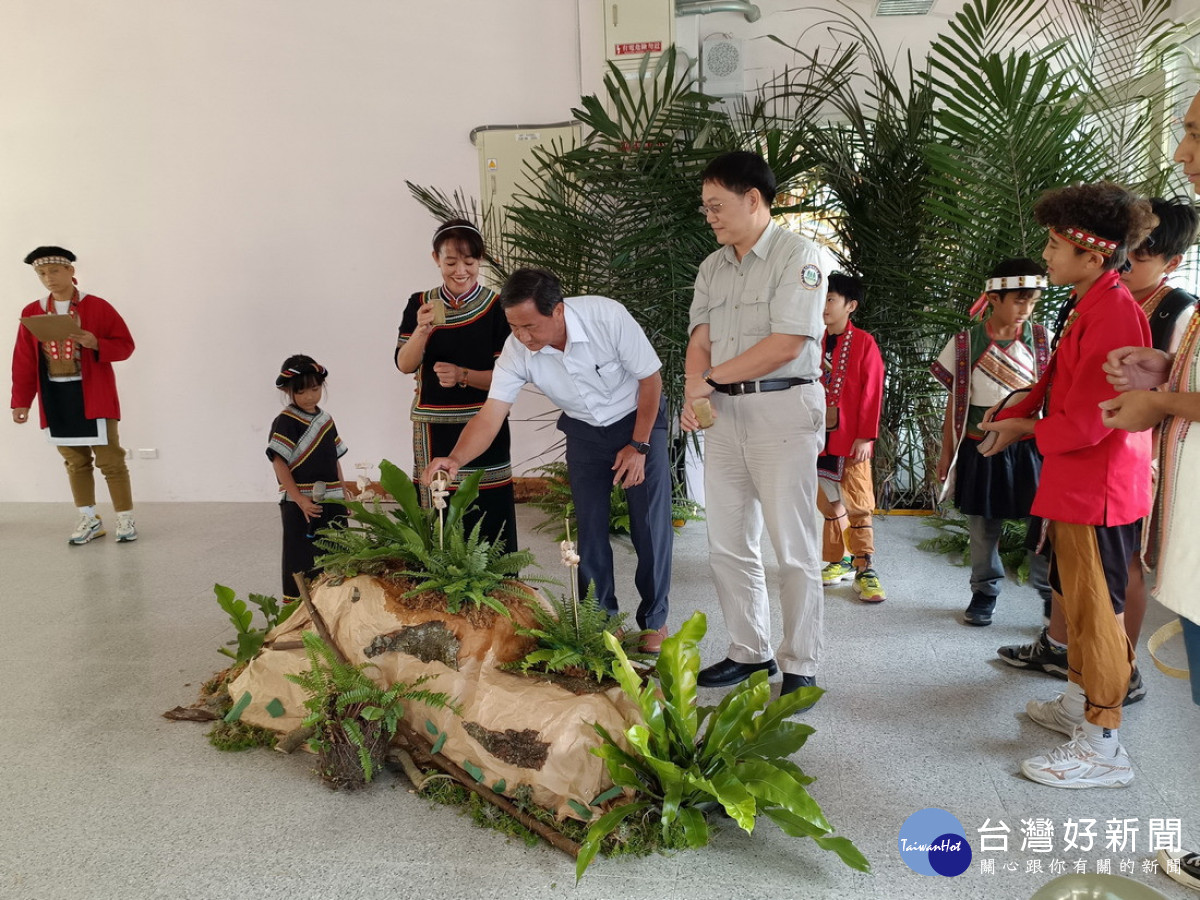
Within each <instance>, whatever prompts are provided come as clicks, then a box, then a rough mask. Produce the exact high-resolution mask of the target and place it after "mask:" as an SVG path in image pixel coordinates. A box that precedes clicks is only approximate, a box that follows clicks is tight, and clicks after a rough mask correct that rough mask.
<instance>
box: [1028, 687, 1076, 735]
mask: <svg viewBox="0 0 1200 900" xmlns="http://www.w3.org/2000/svg"><path fill="white" fill-rule="evenodd" d="M1062 698H1063V695H1062V694H1059V695H1058V696H1057V697H1055V698H1054V699H1053V700H1030V701H1029V702H1028V703H1027V704H1025V714H1026V715H1028V716H1029V718H1031V719H1033V721H1034V722H1036V723H1037V724H1039V725H1041V726H1042V727H1043V728H1049V729H1050V730H1051V731H1057V732H1060V733H1062V734H1065V735H1066V736H1067V737H1070V736H1071V735H1073V734H1074V733H1075V729H1076V728H1078V727H1079V726H1080V725H1082V724H1083V719H1073V718H1071V716H1070V715H1069V714H1068V713H1067V711H1066V710H1065V709H1063V705H1062Z"/></svg>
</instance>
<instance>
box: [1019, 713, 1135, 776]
mask: <svg viewBox="0 0 1200 900" xmlns="http://www.w3.org/2000/svg"><path fill="white" fill-rule="evenodd" d="M1021 774H1023V775H1024V776H1025V777H1026V778H1028V779H1029V780H1030V781H1036V782H1037V783H1038V784H1045V785H1049V786H1050V787H1060V788H1093V787H1108V788H1116V787H1125V786H1126V785H1127V784H1129V783H1130V782H1131V781H1133V765H1132V764H1131V763H1130V762H1129V754H1128V753H1126V752H1125V748H1124V747H1122V746H1121V745H1120V744H1118V745H1117V753H1116V755H1115V756H1112V757H1107V756H1101V755H1100V754H1099V753H1097V752H1096V751H1095V750H1093V749H1092V745H1091V744H1089V743H1088V740H1087V738H1086V737H1084V734H1083V729H1082V728H1079V729H1077V730H1076V731H1075V735H1074V737H1073V738H1072V739H1071V740H1069V741H1067V742H1066V743H1065V744H1063V745H1062V746H1060V747H1055V748H1054V749H1053V750H1051V751H1050V752H1049V753H1047V754H1046V755H1045V756H1035V757H1033V758H1032V759H1027V760H1025V761H1024V762H1023V763H1021Z"/></svg>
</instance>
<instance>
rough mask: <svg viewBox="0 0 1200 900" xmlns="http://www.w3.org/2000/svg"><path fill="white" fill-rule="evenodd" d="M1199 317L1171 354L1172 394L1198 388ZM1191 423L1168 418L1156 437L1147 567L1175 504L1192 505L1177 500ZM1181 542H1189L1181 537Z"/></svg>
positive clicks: (1161, 544) (1166, 534)
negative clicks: (1155, 480) (1155, 484)
mask: <svg viewBox="0 0 1200 900" xmlns="http://www.w3.org/2000/svg"><path fill="white" fill-rule="evenodd" d="M1197 366H1200V316H1192V320H1191V321H1190V322H1188V327H1187V331H1186V332H1185V333H1184V336H1183V341H1182V342H1181V343H1180V345H1179V350H1178V351H1177V352H1176V354H1175V364H1174V365H1173V366H1172V367H1171V376H1170V378H1169V379H1168V381H1167V389H1168V390H1172V391H1177V392H1178V391H1184V392H1194V391H1196V390H1197V388H1198V387H1200V384H1198V382H1200V373H1198V372H1197V371H1196V369H1197ZM1191 424H1192V423H1191V421H1190V420H1189V419H1184V418H1182V417H1179V416H1173V417H1171V418H1168V419H1167V420H1166V421H1165V422H1164V423H1163V424H1162V426H1161V429H1160V431H1159V435H1158V491H1157V493H1156V495H1155V502H1154V509H1153V511H1152V512H1151V519H1150V523H1149V526H1150V527H1148V528H1147V529H1146V534H1145V539H1144V541H1143V552H1144V556H1145V563H1146V565H1147V566H1154V565H1155V564H1156V563H1157V562H1158V560H1159V558H1160V557H1161V555H1162V553H1163V552H1164V550H1165V548H1166V546H1167V541H1168V540H1170V538H1171V534H1170V527H1169V526H1170V519H1171V515H1172V513H1173V511H1174V510H1176V509H1177V508H1178V506H1177V504H1179V503H1194V502H1195V498H1194V497H1179V496H1176V495H1177V493H1178V480H1179V458H1180V454H1181V453H1182V450H1183V444H1184V441H1185V440H1186V439H1187V436H1188V432H1189V431H1190V430H1191V429H1190V426H1191ZM1185 539H1190V538H1188V537H1186V536H1185Z"/></svg>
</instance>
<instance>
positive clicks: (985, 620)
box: [963, 591, 996, 625]
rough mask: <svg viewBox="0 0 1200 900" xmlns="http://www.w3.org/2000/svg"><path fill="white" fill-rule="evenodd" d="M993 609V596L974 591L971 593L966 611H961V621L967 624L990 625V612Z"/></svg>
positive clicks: (994, 607) (994, 600)
mask: <svg viewBox="0 0 1200 900" xmlns="http://www.w3.org/2000/svg"><path fill="white" fill-rule="evenodd" d="M995 609H996V598H995V597H989V596H988V595H987V594H981V593H980V592H979V591H975V593H973V594H971V603H970V605H969V606H968V607H967V611H966V612H964V613H963V621H964V622H965V623H966V624H968V625H991V624H992V612H993V611H994V610H995Z"/></svg>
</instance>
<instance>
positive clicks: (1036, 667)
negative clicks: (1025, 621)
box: [996, 628, 1067, 680]
mask: <svg viewBox="0 0 1200 900" xmlns="http://www.w3.org/2000/svg"><path fill="white" fill-rule="evenodd" d="M996 652H997V653H999V654H1000V658H1001V659H1002V660H1004V661H1005V662H1006V663H1008V664H1009V665H1010V666H1016V667H1017V668H1019V669H1032V670H1033V671H1034V672H1045V673H1046V674H1047V675H1053V676H1054V677H1055V678H1062V679H1064V680H1065V679H1066V677H1067V651H1066V648H1065V647H1064V648H1061V649H1060V648H1058V647H1055V646H1054V645H1053V644H1051V643H1050V636H1049V629H1048V628H1043V629H1042V633H1041V634H1039V635H1038V636H1037V640H1035V641H1034V642H1033V643H1032V644H1010V645H1009V646H1007V647H1001V648H1000V649H999V650H997V651H996Z"/></svg>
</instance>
